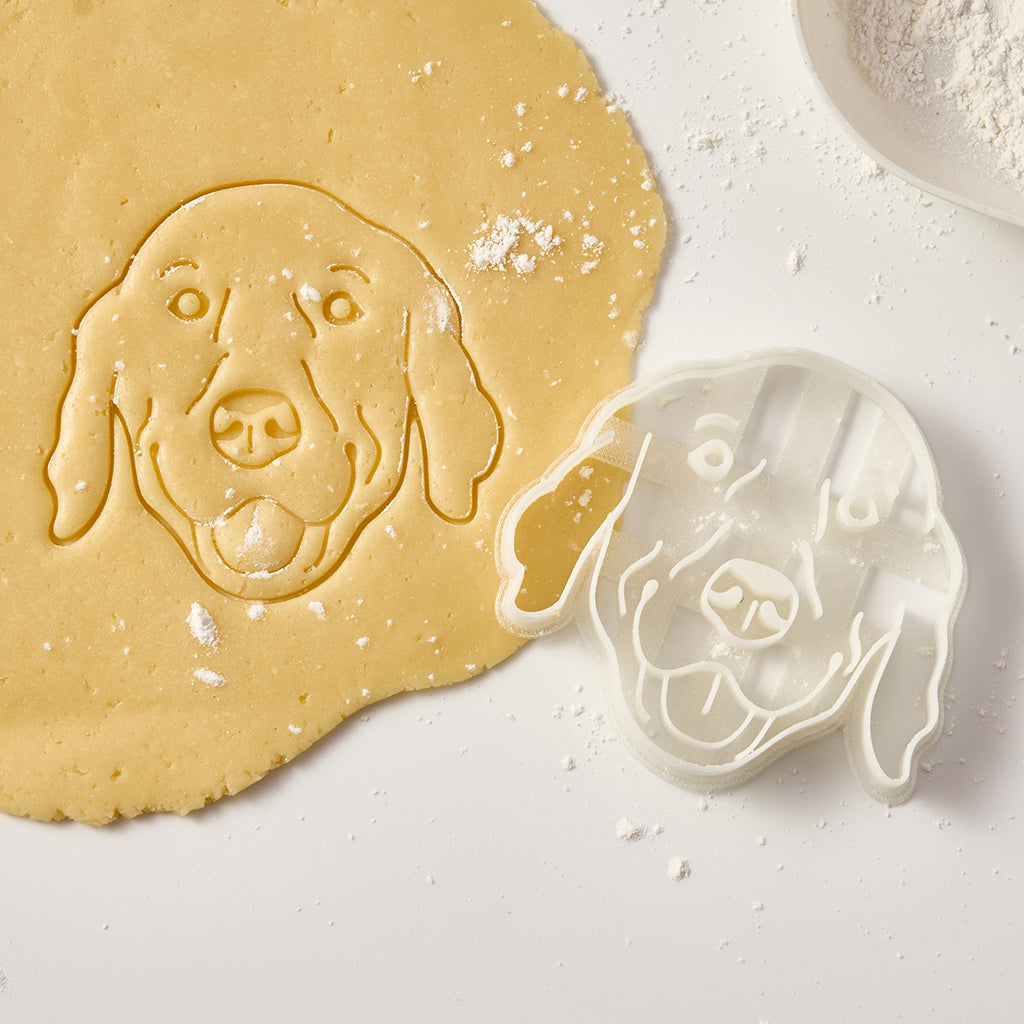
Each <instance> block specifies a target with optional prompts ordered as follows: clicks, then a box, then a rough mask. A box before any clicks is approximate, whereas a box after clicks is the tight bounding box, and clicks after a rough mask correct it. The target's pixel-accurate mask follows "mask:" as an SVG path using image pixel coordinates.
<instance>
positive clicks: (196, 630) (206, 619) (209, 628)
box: [186, 602, 220, 647]
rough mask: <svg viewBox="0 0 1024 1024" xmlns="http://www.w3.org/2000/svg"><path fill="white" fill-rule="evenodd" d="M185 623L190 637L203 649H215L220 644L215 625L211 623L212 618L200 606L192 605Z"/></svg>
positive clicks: (194, 603)
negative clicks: (190, 634)
mask: <svg viewBox="0 0 1024 1024" xmlns="http://www.w3.org/2000/svg"><path fill="white" fill-rule="evenodd" d="M186 622H188V628H189V630H190V631H191V633H192V636H194V637H195V638H196V640H198V641H199V642H200V643H201V644H202V645H203V646H204V647H216V646H217V645H218V644H219V643H220V634H219V633H218V632H217V623H216V622H214V621H213V616H212V615H211V614H210V613H209V612H208V611H207V610H206V609H205V608H204V607H203V606H202V605H201V604H198V603H197V602H193V603H192V608H191V609H190V611H189V613H188V618H187V619H186Z"/></svg>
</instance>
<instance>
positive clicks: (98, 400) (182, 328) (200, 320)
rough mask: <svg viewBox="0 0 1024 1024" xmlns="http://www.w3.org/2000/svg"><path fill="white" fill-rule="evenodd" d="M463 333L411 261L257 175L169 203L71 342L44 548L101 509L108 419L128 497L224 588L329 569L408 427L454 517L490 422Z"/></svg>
mask: <svg viewBox="0 0 1024 1024" xmlns="http://www.w3.org/2000/svg"><path fill="white" fill-rule="evenodd" d="M461 331H462V328H461V315H460V311H459V308H458V304H457V303H456V301H455V299H454V297H453V296H452V294H451V292H450V291H449V290H448V288H447V287H446V285H445V284H444V282H443V281H442V280H441V278H440V277H439V276H438V275H437V274H436V273H435V272H434V270H433V269H432V268H431V267H430V266H429V264H428V263H427V261H426V259H425V258H424V257H423V256H422V255H421V254H420V253H419V252H418V251H417V250H416V249H414V248H413V247H412V246H411V245H410V244H409V243H408V242H406V241H404V240H403V239H401V238H400V237H399V236H397V235H395V234H394V233H392V232H390V231H388V230H386V229H384V228H382V227H379V226H378V225H375V224H373V223H371V222H370V221H368V220H366V219H365V218H363V217H361V216H360V215H359V214H357V213H355V212H354V211H353V210H351V209H350V208H349V207H347V206H345V205H344V204H343V203H341V202H340V201H339V200H337V199H335V198H334V197H333V196H330V195H328V194H327V193H326V192H323V191H321V190H319V189H316V188H313V187H311V186H308V185H302V184H295V183H288V182H265V183H257V184H249V185H238V186H232V187H228V188H224V189H219V190H216V191H213V192H209V193H207V194H205V195H203V196H200V197H198V198H197V199H194V200H191V201H190V202H187V203H185V204H183V205H181V206H179V207H178V208H176V209H175V210H174V211H172V212H171V213H170V214H169V215H168V216H167V217H165V218H164V220H162V221H161V222H160V223H159V224H158V225H157V226H156V227H155V228H154V229H153V231H151V232H150V233H149V234H148V235H147V236H146V237H145V238H144V239H143V241H142V243H141V244H140V245H139V247H138V248H137V250H136V251H135V253H134V254H133V256H132V257H131V259H130V260H129V262H128V265H127V267H126V269H125V272H124V274H123V275H122V277H121V278H120V279H119V280H118V281H117V282H116V283H115V284H114V285H113V287H111V288H110V289H109V290H108V291H106V292H105V293H103V294H102V295H101V296H100V297H99V298H97V299H96V300H95V301H94V302H93V303H91V304H90V305H89V307H88V308H87V309H86V310H85V311H84V313H83V314H82V316H81V317H80V319H79V322H78V324H77V326H76V328H75V331H74V334H75V344H74V361H73V366H72V375H71V380H70V383H69V385H68V388H67V391H66V393H65V395H64V398H63V402H62V404H61V408H60V418H59V425H58V436H57V443H56V446H55V448H54V451H53V453H52V455H51V456H50V459H49V461H48V464H47V479H48V482H49V484H50V486H51V489H52V491H53V496H54V500H55V506H56V511H55V514H54V518H53V522H52V526H51V539H52V540H53V541H54V542H55V543H59V544H64V543H70V542H73V541H76V540H78V539H79V538H81V537H82V536H83V535H84V534H86V533H87V532H88V531H89V530H90V529H91V528H92V527H93V525H94V524H95V523H96V520H97V519H98V517H99V516H100V514H101V512H102V510H103V508H104V505H105V504H106V502H107V498H108V494H109V490H110V486H111V479H112V474H113V471H114V442H115V435H116V428H115V424H116V423H120V424H121V427H122V428H123V431H124V434H125V437H126V439H127V441H128V446H129V450H130V452H131V457H132V465H133V471H134V482H135V487H136V491H137V493H138V497H139V500H140V502H141V503H142V505H143V506H144V507H145V508H146V509H147V510H148V511H149V512H150V513H152V514H153V515H154V516H155V517H156V518H157V519H158V520H160V522H162V523H163V525H164V526H165V527H166V528H167V529H168V530H169V531H170V532H171V534H172V535H173V536H174V537H175V539H176V540H177V541H178V543H179V545H180V546H181V547H182V549H183V550H184V551H185V553H186V554H187V555H188V557H189V558H190V559H191V561H192V562H193V564H194V566H195V567H196V569H197V570H198V571H199V572H200V573H201V574H202V575H203V576H204V577H205V578H206V579H207V581H208V582H209V583H210V584H212V585H213V586H214V587H216V588H217V589H219V590H221V591H223V592H224V593H227V594H231V595H235V596H238V597H244V598H246V599H254V600H277V599H283V598H287V597H292V596H295V595H297V594H300V593H303V592H305V591H308V590H309V589H311V588H312V587H314V586H316V585H317V584H319V583H320V582H322V581H323V580H324V579H325V578H326V577H327V576H329V575H330V574H331V573H332V572H333V571H334V570H335V569H336V568H337V567H338V565H339V564H340V563H341V562H342V561H343V560H344V558H345V557H346V556H347V554H348V553H349V551H350V550H351V547H352V545H353V544H354V543H355V541H356V539H357V538H358V537H359V535H360V534H361V533H362V531H363V530H364V529H365V528H366V527H367V526H368V525H369V524H370V523H371V522H372V521H373V519H374V518H375V517H376V516H377V515H379V513H380V512H381V511H382V510H383V509H384V508H385V507H386V506H387V505H388V504H389V503H390V501H391V500H392V498H393V497H394V496H395V494H396V493H397V492H398V490H399V488H400V487H401V486H402V485H403V482H404V481H405V477H406V469H407V465H408V458H409V450H410V446H411V443H412V432H413V429H414V428H415V430H416V437H417V438H418V443H419V448H420V451H421V455H422V463H423V480H422V487H423V497H424V500H425V501H426V502H427V504H428V505H429V507H430V508H431V509H432V510H433V511H434V512H435V513H436V514H437V515H438V516H440V517H442V518H443V519H445V520H447V521H449V522H453V523H457V522H465V521H468V520H471V519H472V518H473V516H474V515H475V512H476V502H477V489H478V486H479V484H480V482H481V481H482V480H483V479H484V478H486V477H487V475H488V474H489V473H490V472H491V470H492V469H493V467H494V465H495V462H496V460H497V457H498V454H499V451H500V447H501V435H502V430H501V422H500V419H499V417H498V414H497V411H496V408H495V405H494V403H493V401H492V400H491V398H490V397H489V396H488V394H487V393H486V391H485V390H484V388H483V386H482V384H481V382H480V379H479V376H478V373H477V370H476V367H475V365H474V364H473V362H472V360H471V358H470V356H469V354H468V352H467V351H466V349H465V348H464V347H463V344H462V337H461Z"/></svg>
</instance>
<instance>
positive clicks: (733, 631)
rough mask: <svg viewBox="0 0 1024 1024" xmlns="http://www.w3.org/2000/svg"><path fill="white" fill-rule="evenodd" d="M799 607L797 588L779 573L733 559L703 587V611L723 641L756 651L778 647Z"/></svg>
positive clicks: (717, 571)
mask: <svg viewBox="0 0 1024 1024" xmlns="http://www.w3.org/2000/svg"><path fill="white" fill-rule="evenodd" d="M799 605H800V595H799V594H798V592H797V589H796V586H795V585H794V584H793V582H792V581H791V580H790V579H789V577H787V576H784V575H783V574H782V573H781V572H779V571H778V570H777V569H773V568H772V567H771V566H768V565H763V564H762V563H761V562H754V561H751V560H750V559H747V558H731V559H730V560H729V561H728V562H725V563H724V564H723V565H721V566H719V567H718V569H716V570H715V572H714V573H713V574H712V575H711V577H710V579H709V580H708V581H707V583H706V584H705V585H704V590H703V592H702V593H701V595H700V610H701V611H702V612H703V613H704V617H705V618H706V619H707V620H708V622H710V623H711V625H712V626H714V627H715V629H716V630H717V631H718V634H719V635H720V636H721V637H722V639H723V640H727V641H728V642H729V643H731V644H734V645H735V646H736V647H739V648H743V649H746V650H753V649H755V648H759V647H770V646H771V645H772V644H776V643H778V642H779V641H780V640H781V639H782V638H783V637H784V636H785V635H786V633H788V632H789V627H790V626H792V625H793V620H794V619H795V618H796V613H797V609H798V607H799Z"/></svg>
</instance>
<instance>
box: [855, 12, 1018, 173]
mask: <svg viewBox="0 0 1024 1024" xmlns="http://www.w3.org/2000/svg"><path fill="white" fill-rule="evenodd" d="M843 2H844V8H845V14H846V22H847V29H848V34H849V46H850V54H851V56H852V57H853V59H854V61H855V62H856V63H857V65H858V66H859V67H860V69H861V71H862V72H863V74H864V75H865V77H866V78H867V79H868V81H869V82H870V83H871V85H872V86H873V87H874V88H875V89H876V90H877V91H878V92H879V93H880V94H881V95H882V96H883V97H885V98H886V99H888V100H892V101H896V102H909V103H913V104H915V105H919V106H926V105H928V104H931V103H934V102H936V101H939V102H942V101H945V102H951V103H953V104H954V105H955V107H956V110H957V113H958V115H959V117H960V118H961V119H962V121H963V126H964V128H965V129H966V133H967V135H968V137H969V138H973V139H974V140H976V141H977V143H979V144H980V145H982V146H984V147H985V148H987V149H988V150H989V151H990V152H991V154H992V156H993V158H994V160H995V163H996V165H997V166H998V167H999V168H1000V169H1002V170H1004V171H1006V172H1008V173H1009V174H1011V175H1012V176H1013V177H1014V178H1024V87H1022V83H1024V5H1020V4H1018V3H1016V2H1015V0H843Z"/></svg>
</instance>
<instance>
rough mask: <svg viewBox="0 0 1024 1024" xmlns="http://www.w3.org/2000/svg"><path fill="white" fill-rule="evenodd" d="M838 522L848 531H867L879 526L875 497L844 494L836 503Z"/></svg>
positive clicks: (841, 527)
mask: <svg viewBox="0 0 1024 1024" xmlns="http://www.w3.org/2000/svg"><path fill="white" fill-rule="evenodd" d="M836 523H837V524H838V526H839V528H840V529H841V530H844V531H845V532H846V533H865V532H866V531H868V530H870V529H872V528H873V527H875V526H877V525H878V523H879V515H878V505H877V504H876V503H875V499H874V498H872V497H870V496H864V495H858V494H855V495H850V494H844V495H843V496H842V497H841V498H840V499H839V501H838V502H837V503H836Z"/></svg>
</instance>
